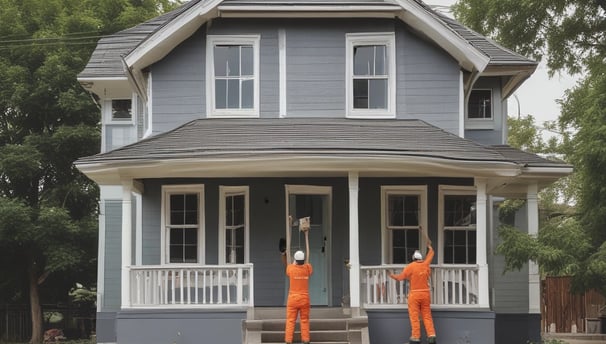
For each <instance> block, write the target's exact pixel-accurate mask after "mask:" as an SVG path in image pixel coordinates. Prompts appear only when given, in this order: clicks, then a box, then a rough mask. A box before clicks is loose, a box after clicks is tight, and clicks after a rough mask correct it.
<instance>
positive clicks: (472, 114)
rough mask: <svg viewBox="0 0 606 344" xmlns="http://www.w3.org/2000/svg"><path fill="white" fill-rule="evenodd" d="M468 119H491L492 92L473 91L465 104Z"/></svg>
mask: <svg viewBox="0 0 606 344" xmlns="http://www.w3.org/2000/svg"><path fill="white" fill-rule="evenodd" d="M467 118H468V119H472V120H473V119H492V91H491V90H473V91H471V94H470V95H469V102H468V103H467Z"/></svg>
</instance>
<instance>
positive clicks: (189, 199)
mask: <svg viewBox="0 0 606 344" xmlns="http://www.w3.org/2000/svg"><path fill="white" fill-rule="evenodd" d="M187 189H188V188H182V187H172V188H171V187H165V190H164V193H163V195H164V203H165V209H166V210H165V214H163V216H164V223H165V226H164V228H165V232H164V236H163V237H164V239H165V246H164V247H165V250H166V253H165V257H166V260H165V261H166V262H167V263H174V264H183V263H200V262H201V259H200V255H201V254H200V248H201V247H202V245H201V238H202V235H201V227H200V223H201V214H202V211H201V209H202V205H201V199H202V197H201V194H202V193H201V191H196V188H195V187H191V188H189V190H187Z"/></svg>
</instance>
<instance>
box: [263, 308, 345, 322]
mask: <svg viewBox="0 0 606 344" xmlns="http://www.w3.org/2000/svg"><path fill="white" fill-rule="evenodd" d="M349 317H350V316H349V315H347V314H345V311H344V309H343V308H340V307H311V310H310V313H309V318H310V319H346V318H349ZM284 318H286V307H256V308H255V309H254V319H284Z"/></svg>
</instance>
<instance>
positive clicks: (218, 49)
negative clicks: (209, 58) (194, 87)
mask: <svg viewBox="0 0 606 344" xmlns="http://www.w3.org/2000/svg"><path fill="white" fill-rule="evenodd" d="M228 53H229V46H226V45H216V46H215V51H214V58H215V76H227V75H229V73H228V69H227V58H228Z"/></svg>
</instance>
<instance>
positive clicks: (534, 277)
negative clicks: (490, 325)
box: [526, 183, 541, 314]
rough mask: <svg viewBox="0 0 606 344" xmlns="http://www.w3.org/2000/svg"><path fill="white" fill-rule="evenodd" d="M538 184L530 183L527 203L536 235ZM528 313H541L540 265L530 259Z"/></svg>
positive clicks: (530, 223)
mask: <svg viewBox="0 0 606 344" xmlns="http://www.w3.org/2000/svg"><path fill="white" fill-rule="evenodd" d="M537 193H538V186H537V184H536V183H535V184H531V185H528V191H527V194H526V204H527V207H528V209H527V210H528V234H529V235H531V236H533V237H536V236H537V235H538V234H539V200H538V196H537ZM528 313H529V314H540V313H541V277H540V275H539V266H538V265H537V264H536V263H535V262H533V261H528Z"/></svg>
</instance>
